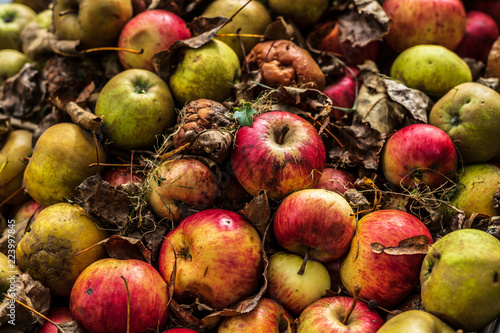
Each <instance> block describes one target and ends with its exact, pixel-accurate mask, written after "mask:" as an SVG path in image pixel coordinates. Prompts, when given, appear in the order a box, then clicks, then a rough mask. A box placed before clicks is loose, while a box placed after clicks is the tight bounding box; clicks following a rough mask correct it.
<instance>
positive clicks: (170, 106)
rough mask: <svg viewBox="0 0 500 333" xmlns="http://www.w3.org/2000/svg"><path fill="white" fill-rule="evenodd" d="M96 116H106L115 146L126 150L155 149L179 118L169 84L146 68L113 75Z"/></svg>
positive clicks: (105, 125) (108, 133)
mask: <svg viewBox="0 0 500 333" xmlns="http://www.w3.org/2000/svg"><path fill="white" fill-rule="evenodd" d="M95 114H96V115H97V116H101V117H103V121H104V126H103V132H104V134H105V135H106V137H107V138H108V139H109V140H110V141H111V142H112V145H113V146H114V147H116V148H118V149H125V150H128V149H148V148H152V147H153V145H154V144H155V143H156V142H157V136H160V135H161V134H163V133H165V132H166V130H167V129H168V128H169V127H172V126H173V125H174V124H175V121H176V118H177V114H176V112H175V103H174V99H173V97H172V94H171V92H170V89H169V87H168V85H167V83H166V82H165V81H163V80H162V79H161V78H160V77H159V76H158V75H156V74H155V73H153V72H151V71H148V70H145V69H128V70H125V71H122V72H120V73H118V74H116V75H115V76H113V77H112V78H111V80H109V81H108V82H107V83H106V85H105V86H104V87H103V89H102V90H101V92H100V93H99V97H98V98H97V104H96V107H95Z"/></svg>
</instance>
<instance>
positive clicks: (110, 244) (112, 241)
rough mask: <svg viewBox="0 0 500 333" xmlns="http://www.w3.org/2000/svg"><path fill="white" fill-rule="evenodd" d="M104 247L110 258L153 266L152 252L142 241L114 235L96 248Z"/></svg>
mask: <svg viewBox="0 0 500 333" xmlns="http://www.w3.org/2000/svg"><path fill="white" fill-rule="evenodd" d="M98 245H104V247H105V248H106V252H107V253H108V256H109V257H111V258H115V259H120V260H123V259H137V260H142V261H145V262H147V263H148V264H150V265H151V251H150V250H149V249H147V248H146V247H145V246H144V244H143V243H142V242H141V240H140V239H137V238H131V237H123V236H118V235H112V236H111V237H109V238H106V239H104V240H102V241H100V242H99V243H97V244H95V246H98Z"/></svg>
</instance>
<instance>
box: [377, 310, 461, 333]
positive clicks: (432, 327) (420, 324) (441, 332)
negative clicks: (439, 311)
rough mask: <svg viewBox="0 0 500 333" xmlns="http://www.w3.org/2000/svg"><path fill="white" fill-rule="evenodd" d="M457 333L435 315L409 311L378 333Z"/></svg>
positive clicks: (420, 311)
mask: <svg viewBox="0 0 500 333" xmlns="http://www.w3.org/2000/svg"><path fill="white" fill-rule="evenodd" d="M399 332H405V333H455V330H454V329H453V328H451V327H450V326H448V325H447V324H446V323H444V322H443V321H442V320H441V319H439V318H438V317H436V316H434V315H433V314H431V313H429V312H426V311H423V310H408V311H404V312H401V313H400V314H397V315H395V316H394V317H392V318H391V319H389V320H388V321H386V322H385V324H384V325H383V326H382V327H381V328H380V329H379V330H378V331H377V333H399Z"/></svg>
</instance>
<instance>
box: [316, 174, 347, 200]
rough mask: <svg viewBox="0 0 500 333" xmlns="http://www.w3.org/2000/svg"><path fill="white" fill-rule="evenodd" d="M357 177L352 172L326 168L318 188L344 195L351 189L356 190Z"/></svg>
mask: <svg viewBox="0 0 500 333" xmlns="http://www.w3.org/2000/svg"><path fill="white" fill-rule="evenodd" d="M355 181H356V177H354V175H353V174H351V173H350V172H348V171H346V170H344V169H339V168H325V170H323V174H322V175H321V178H320V179H319V182H318V184H317V185H316V188H322V189H325V190H328V191H333V192H337V193H339V194H344V193H345V191H347V190H349V189H354V182H355Z"/></svg>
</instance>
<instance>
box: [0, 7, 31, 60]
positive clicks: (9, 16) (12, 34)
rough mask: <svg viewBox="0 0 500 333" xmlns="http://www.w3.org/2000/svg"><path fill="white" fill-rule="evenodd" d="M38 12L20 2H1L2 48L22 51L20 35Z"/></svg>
mask: <svg viewBox="0 0 500 333" xmlns="http://www.w3.org/2000/svg"><path fill="white" fill-rule="evenodd" d="M35 15H36V12H35V11H34V10H33V9H31V8H29V7H28V6H26V5H23V4H19V3H1V4H0V50H1V49H14V50H18V51H21V39H20V38H19V35H20V34H21V31H22V30H23V28H24V27H25V26H26V25H27V24H28V23H29V22H30V21H31V20H32V19H33V18H34V17H35Z"/></svg>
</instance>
